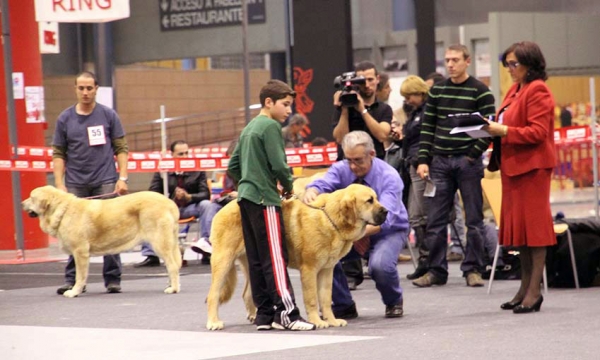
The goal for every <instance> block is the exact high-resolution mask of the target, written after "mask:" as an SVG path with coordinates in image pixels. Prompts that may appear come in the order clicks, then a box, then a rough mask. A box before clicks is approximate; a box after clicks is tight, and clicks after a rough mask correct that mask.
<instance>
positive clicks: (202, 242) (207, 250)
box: [190, 237, 213, 255]
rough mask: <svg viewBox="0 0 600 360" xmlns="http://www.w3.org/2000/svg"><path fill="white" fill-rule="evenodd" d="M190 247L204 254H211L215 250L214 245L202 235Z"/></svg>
mask: <svg viewBox="0 0 600 360" xmlns="http://www.w3.org/2000/svg"><path fill="white" fill-rule="evenodd" d="M190 249H192V250H193V251H195V252H197V253H199V254H202V255H210V254H212V251H213V250H212V245H211V244H210V242H209V241H208V239H207V238H205V237H201V238H200V239H198V241H196V242H195V243H194V244H192V246H190Z"/></svg>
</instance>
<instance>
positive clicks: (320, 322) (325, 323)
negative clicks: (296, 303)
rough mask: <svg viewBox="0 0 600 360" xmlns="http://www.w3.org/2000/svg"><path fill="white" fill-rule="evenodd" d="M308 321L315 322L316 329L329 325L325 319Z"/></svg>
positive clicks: (325, 327)
mask: <svg viewBox="0 0 600 360" xmlns="http://www.w3.org/2000/svg"><path fill="white" fill-rule="evenodd" d="M309 322H311V323H313V324H315V326H316V327H317V329H327V328H328V327H329V323H328V322H327V321H323V320H321V319H318V320H316V321H310V320H309Z"/></svg>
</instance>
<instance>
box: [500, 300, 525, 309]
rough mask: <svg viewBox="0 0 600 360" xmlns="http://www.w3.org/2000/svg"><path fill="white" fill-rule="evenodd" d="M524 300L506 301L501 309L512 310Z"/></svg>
mask: <svg viewBox="0 0 600 360" xmlns="http://www.w3.org/2000/svg"><path fill="white" fill-rule="evenodd" d="M522 302H523V300H521V301H517V302H510V301H509V302H505V303H504V304H502V305H500V309H502V310H512V309H514V308H516V307H517V306H519V305H521V303H522Z"/></svg>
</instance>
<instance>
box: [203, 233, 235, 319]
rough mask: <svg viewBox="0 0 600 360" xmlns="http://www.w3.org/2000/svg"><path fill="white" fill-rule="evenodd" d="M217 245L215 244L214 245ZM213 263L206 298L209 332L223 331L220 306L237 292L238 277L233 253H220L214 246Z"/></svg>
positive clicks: (211, 260)
mask: <svg viewBox="0 0 600 360" xmlns="http://www.w3.org/2000/svg"><path fill="white" fill-rule="evenodd" d="M214 244H215V243H214V242H213V245H214ZM210 262H211V275H212V278H211V283H210V289H209V290H208V295H207V296H206V305H207V312H208V314H207V320H206V328H207V329H208V330H222V329H223V327H224V324H223V321H221V320H220V319H219V305H221V304H223V303H225V302H227V301H229V300H230V299H231V296H232V295H233V291H234V290H235V284H236V282H237V275H236V270H235V254H234V253H233V252H231V251H220V249H219V248H218V247H215V246H213V253H212V256H211V258H210Z"/></svg>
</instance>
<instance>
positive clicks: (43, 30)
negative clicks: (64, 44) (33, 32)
mask: <svg viewBox="0 0 600 360" xmlns="http://www.w3.org/2000/svg"><path fill="white" fill-rule="evenodd" d="M38 27H39V31H40V36H39V37H40V54H59V53H60V41H59V36H58V23H57V22H52V21H41V22H39V23H38Z"/></svg>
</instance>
